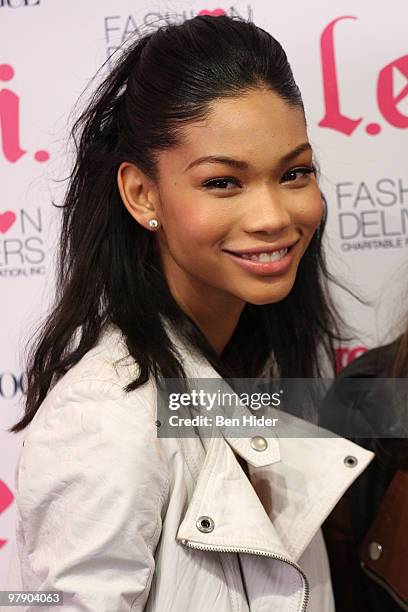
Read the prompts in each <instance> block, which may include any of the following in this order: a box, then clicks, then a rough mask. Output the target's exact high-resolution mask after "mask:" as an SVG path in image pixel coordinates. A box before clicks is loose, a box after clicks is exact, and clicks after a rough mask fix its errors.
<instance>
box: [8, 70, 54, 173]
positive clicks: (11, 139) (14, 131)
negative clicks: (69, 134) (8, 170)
mask: <svg viewBox="0 0 408 612" xmlns="http://www.w3.org/2000/svg"><path fill="white" fill-rule="evenodd" d="M13 76H14V68H13V67H12V66H10V65H9V64H0V82H1V81H2V82H3V83H7V82H8V81H11V79H12V78H13ZM0 137H1V145H2V150H3V155H4V157H5V158H6V159H7V160H8V161H9V162H12V163H15V162H16V161H18V160H19V159H20V158H21V157H22V156H23V155H25V154H26V153H27V151H26V150H25V149H22V148H21V146H20V98H19V97H18V96H17V94H15V93H14V92H13V91H12V90H11V89H9V88H7V87H5V88H3V89H0ZM49 158H50V154H49V153H48V151H44V150H40V151H36V152H35V153H34V159H35V160H36V161H38V162H45V161H48V159H49Z"/></svg>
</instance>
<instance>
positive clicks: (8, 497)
mask: <svg viewBox="0 0 408 612" xmlns="http://www.w3.org/2000/svg"><path fill="white" fill-rule="evenodd" d="M13 499H14V495H13V494H12V492H11V491H10V489H9V488H8V486H7V485H6V483H5V482H3V481H2V480H0V514H1V513H2V512H4V510H5V509H6V508H8V507H9V506H10V504H11V503H12V501H13ZM6 543H7V540H0V548H2V547H3V546H4V545H5V544H6Z"/></svg>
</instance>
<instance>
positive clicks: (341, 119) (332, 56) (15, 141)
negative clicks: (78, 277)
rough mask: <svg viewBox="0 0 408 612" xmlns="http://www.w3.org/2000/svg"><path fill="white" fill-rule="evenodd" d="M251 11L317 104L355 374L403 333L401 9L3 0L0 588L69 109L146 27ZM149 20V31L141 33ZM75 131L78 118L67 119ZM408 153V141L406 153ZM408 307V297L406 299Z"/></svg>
mask: <svg viewBox="0 0 408 612" xmlns="http://www.w3.org/2000/svg"><path fill="white" fill-rule="evenodd" d="M205 11H207V12H214V13H215V14H221V13H222V12H225V13H227V14H234V13H235V14H239V15H241V16H243V17H245V18H250V19H251V20H252V21H254V22H255V23H256V24H257V25H259V26H261V27H263V28H264V29H266V30H268V31H269V32H270V33H271V34H273V35H274V36H275V37H276V38H277V39H278V40H279V41H280V42H281V43H282V45H283V47H284V48H285V50H286V52H287V54H288V57H289V61H290V63H291V65H292V68H293V71H294V74H295V78H296V80H297V82H298V84H299V86H300V89H301V91H302V94H303V99H304V103H305V107H306V116H307V121H308V129H309V137H310V141H311V143H312V145H313V146H314V148H315V151H316V152H317V155H318V162H319V163H320V165H321V170H322V178H321V187H322V189H323V191H324V193H325V195H326V196H327V200H328V205H329V221H328V231H327V239H326V248H327V251H328V257H329V263H330V269H331V271H333V272H335V273H336V274H337V275H338V276H339V277H341V278H342V279H343V280H345V281H346V284H347V285H348V286H350V287H353V288H354V289H357V290H358V291H359V293H360V294H362V295H363V296H364V297H365V298H368V299H370V300H372V306H370V307H363V306H361V305H359V304H358V303H356V302H355V301H352V300H350V299H349V298H348V297H347V295H345V294H344V292H339V291H336V297H337V299H338V301H339V303H340V305H341V306H342V307H343V309H344V312H345V314H346V318H347V320H348V322H349V323H351V324H352V325H353V326H354V329H355V337H354V339H353V341H352V342H351V343H350V344H349V345H347V346H344V347H339V359H340V362H341V365H342V366H344V365H346V363H347V362H348V361H350V360H352V359H353V358H354V357H356V356H357V355H358V354H360V353H361V352H362V351H364V350H365V349H366V348H370V347H372V346H376V345H378V344H379V343H383V342H386V341H388V340H390V339H392V338H393V337H395V336H396V335H397V333H399V331H400V329H401V327H400V326H399V327H398V324H399V323H398V322H399V321H401V317H402V315H403V313H404V310H405V303H406V300H405V299H404V298H405V297H406V291H407V289H408V282H407V280H406V279H407V274H406V271H407V269H408V172H407V159H406V150H407V145H408V139H407V128H408V41H407V35H406V23H407V20H408V5H407V3H406V1H405V0H389V2H387V3H379V2H378V3H373V2H364V3H363V2H358V3H356V2H351V1H346V0H332V2H326V1H325V0H314V2H309V3H306V2H304V0H292V2H290V3H282V2H273V1H271V2H265V1H264V0H252V1H251V2H250V3H248V2H243V1H241V0H236V1H234V2H233V4H231V3H221V2H220V3H216V2H212V1H211V2H204V0H202V1H200V2H196V1H194V0H193V1H192V0H190V1H189V2H183V1H181V0H179V1H174V2H157V1H156V2H153V1H152V0H138V1H137V2H136V1H134V0H98V2H92V1H91V0H84V1H82V2H73V1H72V0H71V1H69V0H0V41H1V43H0V143H1V148H0V177H1V183H0V189H1V192H0V193H1V200H0V291H1V294H0V295H1V302H0V314H1V323H2V324H1V339H0V449H1V463H0V589H1V588H3V586H2V585H3V582H4V577H5V573H6V568H7V566H8V560H9V555H10V551H11V546H12V543H13V522H14V506H15V504H14V497H13V486H14V467H15V462H16V459H17V456H18V453H19V451H20V448H21V444H22V440H23V438H24V431H23V432H20V434H18V435H11V434H8V433H6V431H5V429H6V428H7V427H9V426H10V425H11V424H12V423H14V422H15V421H16V419H17V418H18V416H19V415H21V413H22V412H21V411H22V400H23V393H24V378H23V376H22V373H23V370H24V361H23V357H24V347H25V341H26V339H27V338H28V337H29V336H30V333H31V330H32V329H33V326H34V325H35V324H36V323H37V322H38V320H39V317H42V316H44V314H45V312H46V310H47V307H48V304H49V300H50V297H51V295H52V290H53V278H54V277H53V271H54V268H53V253H54V248H55V241H56V238H57V231H58V222H59V212H58V210H56V209H55V208H53V207H52V206H51V201H52V200H53V199H54V200H56V201H57V202H58V203H60V202H61V195H62V191H63V189H64V188H65V185H66V183H57V182H55V180H56V179H61V178H62V177H64V176H66V175H67V173H68V170H69V168H70V163H69V162H70V156H69V153H68V149H67V146H66V144H67V135H68V114H69V112H70V111H71V109H72V107H73V105H74V103H75V102H76V100H77V97H78V96H79V94H80V93H81V91H82V90H83V89H84V87H85V86H86V84H87V82H88V81H89V79H90V78H91V76H92V75H93V74H94V73H95V72H96V70H97V69H98V68H99V66H100V65H101V64H102V63H103V62H104V61H105V59H106V58H107V57H108V56H109V54H110V53H111V52H112V51H113V49H114V48H115V47H116V46H118V45H120V44H121V43H122V41H123V40H124V39H125V38H126V36H128V35H129V34H131V33H132V32H134V31H135V30H137V29H138V28H139V27H140V26H141V25H142V24H149V23H156V22H157V20H158V19H159V18H164V19H168V20H169V21H172V22H175V21H177V22H179V21H182V20H184V19H186V18H190V17H193V16H194V15H197V14H199V13H200V12H205ZM145 28H146V25H144V31H146V30H145ZM69 125H71V123H70V124H69ZM404 145H405V146H404ZM407 304H408V302H407Z"/></svg>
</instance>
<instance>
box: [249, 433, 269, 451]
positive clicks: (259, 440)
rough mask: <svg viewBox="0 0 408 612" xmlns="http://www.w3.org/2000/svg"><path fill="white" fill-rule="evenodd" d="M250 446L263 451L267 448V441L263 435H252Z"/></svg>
mask: <svg viewBox="0 0 408 612" xmlns="http://www.w3.org/2000/svg"><path fill="white" fill-rule="evenodd" d="M251 447H252V448H253V449H254V450H256V451H263V450H265V449H266V448H268V442H267V441H266V440H265V438H264V437H263V436H254V437H253V438H251Z"/></svg>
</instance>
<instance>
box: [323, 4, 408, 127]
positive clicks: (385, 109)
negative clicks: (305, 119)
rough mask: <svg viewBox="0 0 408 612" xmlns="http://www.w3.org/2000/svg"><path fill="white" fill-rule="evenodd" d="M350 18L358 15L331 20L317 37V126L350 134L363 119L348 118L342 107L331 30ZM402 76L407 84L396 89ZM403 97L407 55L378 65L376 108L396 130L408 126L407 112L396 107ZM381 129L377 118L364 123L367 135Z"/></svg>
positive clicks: (407, 74)
mask: <svg viewBox="0 0 408 612" xmlns="http://www.w3.org/2000/svg"><path fill="white" fill-rule="evenodd" d="M350 19H353V20H356V19H357V17H352V16H350V15H346V16H343V17H338V18H337V19H334V20H333V21H331V22H330V23H329V24H328V26H327V27H326V28H325V29H324V31H323V33H322V36H321V39H320V48H321V59H322V76H323V91H324V103H325V115H324V117H323V119H321V121H319V123H318V125H319V126H320V127H326V128H330V129H332V130H336V131H337V132H341V133H342V134H345V135H346V136H351V135H352V134H353V133H354V132H355V130H356V129H357V128H358V126H359V125H360V124H361V122H362V121H363V117H358V118H352V117H348V116H347V115H345V114H343V112H342V110H341V99H340V84H339V77H338V73H337V65H336V50H335V42H334V33H335V29H337V28H338V27H345V26H346V23H345V20H350ZM340 22H342V23H340ZM401 79H404V81H407V83H406V84H405V87H403V88H402V89H401V90H400V91H398V92H397V91H396V89H397V87H396V83H397V81H398V82H399V81H400V80H401ZM406 99H408V55H402V56H401V57H398V58H396V59H395V60H393V61H392V62H390V63H389V64H387V65H386V66H383V67H382V68H380V70H379V73H378V78H377V105H378V110H379V112H380V113H381V115H382V118H383V119H385V121H386V122H387V123H388V124H389V125H392V126H393V127H395V128H399V129H404V128H405V129H406V128H408V115H406V114H404V113H403V112H402V111H401V109H400V108H399V106H400V105H401V104H402V102H403V101H404V100H406ZM381 129H382V128H381V124H380V123H378V122H376V121H369V122H368V123H366V124H365V131H366V133H367V134H369V135H370V136H377V135H378V134H379V133H380V132H381Z"/></svg>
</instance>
